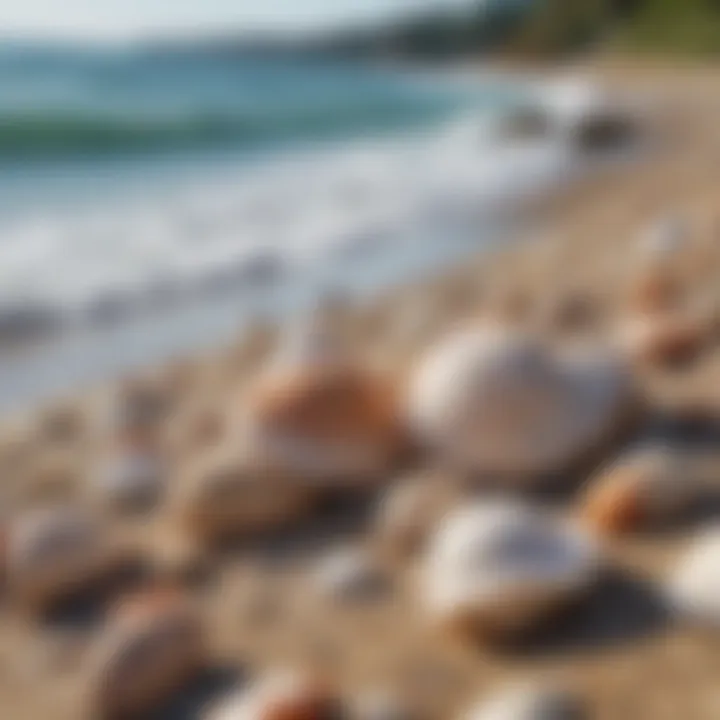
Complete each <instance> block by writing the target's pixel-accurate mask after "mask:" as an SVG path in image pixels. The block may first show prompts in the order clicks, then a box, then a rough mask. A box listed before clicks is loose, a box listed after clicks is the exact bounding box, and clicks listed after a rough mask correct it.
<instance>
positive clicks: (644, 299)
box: [630, 268, 680, 313]
mask: <svg viewBox="0 0 720 720" xmlns="http://www.w3.org/2000/svg"><path fill="white" fill-rule="evenodd" d="M679 299H680V286H679V282H678V280H677V278H676V277H675V276H674V275H673V274H672V273H671V272H670V271H669V270H668V269H665V268H663V269H660V268H656V269H654V270H651V271H650V272H648V273H647V274H645V275H644V276H643V277H641V278H640V279H639V280H638V282H637V285H636V286H635V287H634V288H633V292H632V294H631V298H630V307H631V309H632V310H635V311H637V312H642V313H654V312H665V311H667V310H671V309H673V308H675V307H677V305H678V302H679Z"/></svg>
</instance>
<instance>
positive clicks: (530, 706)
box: [464, 685, 588, 720]
mask: <svg viewBox="0 0 720 720" xmlns="http://www.w3.org/2000/svg"><path fill="white" fill-rule="evenodd" d="M587 717H588V713H587V709H586V707H585V705H584V703H583V702H582V701H581V700H580V698H579V697H577V696H575V695H574V694H572V693H570V692H569V691H567V690H565V689H561V688H555V687H548V686H545V685H537V686H535V685H523V686H518V687H513V688H510V689H507V690H505V691H503V692H501V693H500V694H498V695H497V696H496V697H494V698H491V699H490V700H487V701H483V702H481V703H480V704H479V705H478V706H477V707H475V708H473V709H472V710H471V711H470V712H469V713H467V714H466V715H464V720H584V719H585V718H587Z"/></svg>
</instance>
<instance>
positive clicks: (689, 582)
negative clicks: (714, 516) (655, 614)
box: [667, 525, 720, 627]
mask: <svg viewBox="0 0 720 720" xmlns="http://www.w3.org/2000/svg"><path fill="white" fill-rule="evenodd" d="M667 596H668V599H669V602H670V605H671V607H672V608H674V609H675V610H676V611H677V612H678V613H680V614H681V615H684V616H685V617H686V618H688V619H690V620H693V621H696V622H700V623H703V624H707V625H709V626H711V627H720V526H718V525H714V526H711V527H710V528H708V529H706V530H704V531H703V532H702V533H701V534H700V535H699V537H697V538H696V539H695V540H694V542H693V543H692V545H691V546H690V548H689V549H688V550H687V551H686V552H685V553H684V554H683V555H682V556H681V558H680V560H679V562H678V563H677V566H676V567H675V569H674V571H673V572H672V573H671V576H670V579H669V581H668V583H667Z"/></svg>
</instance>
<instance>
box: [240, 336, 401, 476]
mask: <svg viewBox="0 0 720 720" xmlns="http://www.w3.org/2000/svg"><path fill="white" fill-rule="evenodd" d="M303 342H304V343H306V345H305V346H304V347H302V348H296V350H294V351H293V352H294V353H296V354H295V355H294V356H293V359H292V360H290V359H286V360H283V359H281V360H280V362H279V364H278V365H276V366H274V367H273V368H272V369H271V371H270V372H269V373H268V374H267V375H266V376H265V377H264V378H262V379H261V380H260V382H259V385H258V387H257V388H256V392H255V393H253V394H252V396H251V398H250V401H249V406H248V414H249V424H250V432H251V434H252V443H253V446H254V447H255V449H256V451H257V452H259V453H261V454H263V455H264V456H266V457H267V458H268V459H269V460H270V461H271V462H272V464H273V465H276V466H277V467H279V468H281V469H284V470H286V471H287V472H288V473H291V474H293V475H295V476H298V477H300V478H304V479H308V480H312V481H316V482H318V483H320V484H323V483H326V482H328V481H333V482H334V481H338V480H354V479H357V478H366V477H368V476H373V475H375V474H377V473H379V472H381V471H383V470H385V469H387V468H388V467H389V465H390V464H391V462H392V461H393V460H394V458H395V457H396V455H397V453H398V452H399V450H400V449H401V447H402V440H401V433H400V429H399V418H398V415H399V413H398V407H397V402H396V392H395V390H394V388H393V387H392V384H391V383H390V382H389V381H388V380H386V379H385V378H383V377H380V376H378V375H375V374H373V373H372V372H370V371H368V370H366V369H365V368H364V367H363V366H362V365H360V364H356V363H354V362H353V361H352V360H351V359H350V358H346V357H345V356H344V351H343V350H342V349H337V350H336V347H335V340H334V338H333V337H332V335H330V336H326V335H325V334H324V331H322V332H320V334H319V335H313V336H312V337H305V338H304V340H303Z"/></svg>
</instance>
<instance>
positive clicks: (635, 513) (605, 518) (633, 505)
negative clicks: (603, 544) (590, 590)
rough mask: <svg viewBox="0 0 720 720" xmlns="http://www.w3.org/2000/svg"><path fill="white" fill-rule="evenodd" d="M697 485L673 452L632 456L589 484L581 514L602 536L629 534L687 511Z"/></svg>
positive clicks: (644, 452) (653, 451)
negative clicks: (604, 533) (603, 534)
mask: <svg viewBox="0 0 720 720" xmlns="http://www.w3.org/2000/svg"><path fill="white" fill-rule="evenodd" d="M696 480H697V478H694V477H693V476H692V475H690V476H689V474H688V468H687V464H684V463H683V462H682V461H681V459H680V458H679V457H677V456H675V455H673V454H672V453H669V452H664V451H663V450H661V449H657V448H650V449H644V450H640V451H636V452H635V453H633V454H631V455H630V456H628V457H623V458H620V460H618V461H617V462H615V463H613V464H612V465H611V466H610V467H609V468H607V469H606V470H603V471H602V472H601V473H600V474H599V476H598V477H596V478H594V479H593V480H591V482H590V485H589V487H588V489H587V492H586V494H585V497H584V499H583V501H582V503H581V505H582V509H581V514H582V517H583V518H584V519H585V520H586V521H587V522H588V523H589V524H590V525H591V526H592V527H595V528H597V529H598V530H600V531H602V532H606V533H624V532H632V531H634V530H638V529H640V528H642V527H644V526H647V525H650V524H654V523H659V522H663V521H667V520H669V519H671V518H673V517H677V516H678V515H679V514H680V513H682V512H683V511H685V510H687V509H688V507H689V506H690V505H691V504H692V503H693V501H694V500H697V498H698V494H699V487H698V483H697V482H696Z"/></svg>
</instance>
